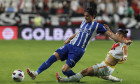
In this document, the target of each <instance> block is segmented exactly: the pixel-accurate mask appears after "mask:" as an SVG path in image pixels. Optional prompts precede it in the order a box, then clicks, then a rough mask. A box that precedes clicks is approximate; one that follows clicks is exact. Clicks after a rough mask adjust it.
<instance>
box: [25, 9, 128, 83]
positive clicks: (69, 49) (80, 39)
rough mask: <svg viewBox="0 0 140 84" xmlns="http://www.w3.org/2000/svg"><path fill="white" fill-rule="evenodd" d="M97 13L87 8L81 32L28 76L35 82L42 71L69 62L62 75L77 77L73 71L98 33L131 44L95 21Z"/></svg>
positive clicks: (68, 40) (29, 72) (29, 71)
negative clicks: (56, 64) (54, 64)
mask: <svg viewBox="0 0 140 84" xmlns="http://www.w3.org/2000/svg"><path fill="white" fill-rule="evenodd" d="M96 14H97V11H96V10H95V9H94V8H91V7H89V8H87V9H86V10H85V12H84V16H85V20H83V21H82V23H81V25H80V28H79V31H78V32H76V33H75V34H74V35H72V36H71V37H70V38H69V39H67V40H66V41H65V42H64V44H65V45H64V46H62V47H60V48H58V49H57V50H56V51H55V52H54V54H53V55H52V56H50V58H49V59H48V60H47V61H45V62H44V63H43V64H42V65H41V66H40V67H39V68H38V70H37V71H31V70H30V69H29V68H28V69H27V73H28V75H29V76H30V77H31V78H32V79H33V80H34V79H35V78H36V76H37V75H39V74H40V73H41V72H42V71H44V70H46V69H48V68H49V67H50V66H51V65H52V64H53V63H54V62H56V61H57V60H61V61H64V60H67V61H66V63H65V64H64V66H63V67H62V73H63V74H64V75H66V76H68V77H69V76H72V75H75V73H74V72H73V71H72V70H71V68H73V67H74V66H75V65H76V63H77V62H78V61H79V60H80V59H81V57H82V56H83V54H84V53H85V49H86V46H87V44H88V43H89V42H90V40H92V38H94V37H95V35H96V34H97V33H102V34H105V35H108V36H109V37H111V38H112V39H113V40H114V41H119V42H122V43H126V44H130V43H131V40H122V39H121V38H120V37H118V36H116V35H115V34H114V33H112V32H111V31H108V30H107V29H106V28H105V27H104V25H102V24H100V23H97V22H96V21H95V17H96Z"/></svg>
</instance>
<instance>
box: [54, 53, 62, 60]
mask: <svg viewBox="0 0 140 84" xmlns="http://www.w3.org/2000/svg"><path fill="white" fill-rule="evenodd" d="M54 55H55V57H56V59H57V60H60V59H61V58H60V56H59V54H58V53H57V52H55V53H54Z"/></svg>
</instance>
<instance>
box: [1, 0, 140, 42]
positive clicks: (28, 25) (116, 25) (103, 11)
mask: <svg viewBox="0 0 140 84" xmlns="http://www.w3.org/2000/svg"><path fill="white" fill-rule="evenodd" d="M87 7H94V8H96V9H97V11H98V15H97V17H96V21H97V22H99V23H102V24H107V25H109V27H110V28H111V30H112V31H113V32H114V33H115V32H116V31H117V30H118V29H127V30H128V31H129V33H128V39H132V40H140V0H0V39H1V40H3V39H4V40H11V39H19V38H21V39H24V40H32V39H35V40H65V39H67V38H68V37H69V36H70V35H73V34H74V33H75V32H76V31H77V30H78V28H79V26H80V24H81V22H82V20H83V19H84V15H83V13H84V10H85V9H86V8H87ZM95 39H103V40H104V39H109V38H108V37H106V36H104V35H97V36H96V38H95ZM93 40H94V39H93Z"/></svg>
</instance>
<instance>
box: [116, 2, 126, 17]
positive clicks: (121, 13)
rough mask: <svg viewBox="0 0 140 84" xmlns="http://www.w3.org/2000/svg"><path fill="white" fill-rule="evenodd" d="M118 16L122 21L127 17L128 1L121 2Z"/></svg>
mask: <svg viewBox="0 0 140 84" xmlns="http://www.w3.org/2000/svg"><path fill="white" fill-rule="evenodd" d="M117 7H118V8H117V9H118V15H119V17H120V18H121V19H122V18H124V17H125V14H126V10H127V1H126V0H119V2H118V5H117Z"/></svg>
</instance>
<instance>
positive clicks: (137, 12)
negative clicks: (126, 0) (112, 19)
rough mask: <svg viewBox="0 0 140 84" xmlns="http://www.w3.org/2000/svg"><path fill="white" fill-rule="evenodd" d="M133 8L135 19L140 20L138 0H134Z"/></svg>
mask: <svg viewBox="0 0 140 84" xmlns="http://www.w3.org/2000/svg"><path fill="white" fill-rule="evenodd" d="M139 3H140V2H139ZM132 8H133V10H134V14H135V19H136V20H137V21H139V22H140V6H139V5H138V0H132Z"/></svg>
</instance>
